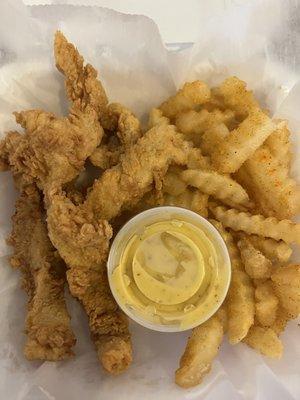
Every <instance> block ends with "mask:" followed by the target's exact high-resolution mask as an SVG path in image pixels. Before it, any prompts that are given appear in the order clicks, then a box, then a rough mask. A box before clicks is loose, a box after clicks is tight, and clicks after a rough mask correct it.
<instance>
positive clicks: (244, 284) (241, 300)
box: [210, 220, 255, 344]
mask: <svg viewBox="0 0 300 400" xmlns="http://www.w3.org/2000/svg"><path fill="white" fill-rule="evenodd" d="M210 222H211V223H212V224H213V225H214V226H215V227H216V228H217V229H218V231H219V232H220V234H221V236H222V237H223V240H224V241H225V243H226V245H227V249H228V252H229V256H230V261H231V267H232V275H231V283H230V287H229V291H228V294H227V298H226V310H227V318H228V331H227V334H228V339H229V342H230V343H231V344H236V343H238V342H240V341H241V340H242V339H243V338H244V337H245V336H246V335H247V333H248V330H249V328H250V327H251V326H252V325H253V323H254V314H255V306H254V288H253V286H252V283H251V280H250V278H249V277H248V275H247V274H246V273H245V272H244V270H243V269H244V266H243V263H242V260H241V256H240V253H239V251H238V249H237V247H236V245H235V243H234V240H233V238H232V236H231V234H230V233H229V232H227V231H226V230H225V229H224V228H223V226H222V224H221V223H220V222H218V221H215V220H210Z"/></svg>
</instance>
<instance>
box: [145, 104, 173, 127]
mask: <svg viewBox="0 0 300 400" xmlns="http://www.w3.org/2000/svg"><path fill="white" fill-rule="evenodd" d="M157 125H170V120H169V118H167V117H164V116H163V112H162V111H161V110H160V109H159V108H152V110H151V111H150V112H149V119H148V129H151V128H153V127H154V126H157Z"/></svg>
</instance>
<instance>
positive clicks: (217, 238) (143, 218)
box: [107, 206, 231, 332]
mask: <svg viewBox="0 0 300 400" xmlns="http://www.w3.org/2000/svg"><path fill="white" fill-rule="evenodd" d="M174 219H175V220H181V221H185V222H188V223H190V224H192V225H194V226H196V227H198V228H201V230H202V231H203V232H204V233H205V235H206V236H208V238H209V239H210V240H211V241H212V242H213V244H214V247H215V250H216V253H217V255H218V260H219V262H220V265H218V268H225V284H224V285H223V291H222V293H220V294H219V299H218V303H217V304H215V305H214V307H213V308H212V309H211V310H210V311H209V312H208V313H207V314H206V315H205V317H203V318H201V319H200V320H198V321H196V322H195V323H194V324H193V325H191V326H188V327H185V328H182V327H180V326H179V325H167V324H160V323H152V322H151V321H149V320H147V319H146V318H144V317H143V316H141V315H140V313H138V312H137V311H136V310H135V309H134V307H133V306H128V305H127V304H124V302H123V301H121V299H120V297H119V296H118V292H117V290H116V288H115V286H114V282H113V279H112V273H113V271H114V269H115V268H116V267H117V266H118V265H119V264H120V259H121V256H122V254H123V252H124V250H125V248H126V246H127V244H128V242H129V240H130V239H131V238H132V237H133V236H134V235H138V234H140V233H142V232H143V230H144V228H145V227H147V226H149V225H151V224H153V223H156V222H162V221H169V220H174ZM107 270H108V281H109V285H110V289H111V291H112V294H113V296H114V298H115V300H116V302H117V303H118V305H119V307H120V308H121V309H122V310H123V311H124V313H125V314H127V315H128V317H130V318H131V319H133V320H134V321H135V322H137V323H139V324H140V325H142V326H144V327H146V328H149V329H152V330H155V331H160V332H180V331H184V330H187V329H192V328H194V327H195V326H198V325H200V324H202V323H203V322H205V321H207V320H208V319H209V318H210V317H211V316H212V315H213V314H215V313H216V311H217V310H218V309H219V307H220V306H221V304H222V303H223V301H224V299H225V297H226V294H227V291H228V288H229V284H230V278H231V264H230V257H229V254H228V250H227V247H226V244H225V242H224V241H223V239H222V237H221V235H220V234H219V232H218V231H217V229H216V228H215V227H214V226H213V225H212V224H211V223H210V222H209V221H207V220H206V219H205V218H203V217H201V216H200V215H198V214H196V213H194V212H193V211H190V210H187V209H184V208H180V207H171V206H164V207H156V208H151V209H149V210H146V211H144V212H141V213H140V214H138V215H136V216H135V217H133V218H132V219H130V220H129V221H128V222H127V223H126V224H125V225H124V226H123V227H122V228H121V229H120V231H119V232H118V234H117V235H116V237H115V239H114V241H113V243H112V245H111V249H110V253H109V257H108V261H107ZM223 274H224V270H223Z"/></svg>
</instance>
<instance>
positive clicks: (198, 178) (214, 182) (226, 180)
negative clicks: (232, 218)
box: [181, 169, 250, 207]
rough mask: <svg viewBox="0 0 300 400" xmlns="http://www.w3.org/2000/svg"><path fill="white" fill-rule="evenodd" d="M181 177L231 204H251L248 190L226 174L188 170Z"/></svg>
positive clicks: (191, 184)
mask: <svg viewBox="0 0 300 400" xmlns="http://www.w3.org/2000/svg"><path fill="white" fill-rule="evenodd" d="M181 178H182V179H183V181H185V182H186V183H187V184H188V185H190V186H194V187H196V188H198V189H200V190H201V191H202V192H203V193H206V194H208V195H212V196H213V197H215V198H216V199H219V200H221V201H223V202H224V203H226V204H228V205H230V206H239V205H242V206H246V207H247V206H249V205H250V201H249V196H248V194H247V192H246V191H245V190H244V189H243V188H242V186H240V185H239V184H238V183H237V182H235V181H234V180H233V179H231V178H230V177H228V176H226V175H221V174H219V173H218V172H215V171H203V170H195V169H194V170H192V169H189V170H186V171H183V172H182V174H181Z"/></svg>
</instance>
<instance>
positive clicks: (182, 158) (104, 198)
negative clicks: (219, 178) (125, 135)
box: [86, 125, 190, 220]
mask: <svg viewBox="0 0 300 400" xmlns="http://www.w3.org/2000/svg"><path fill="white" fill-rule="evenodd" d="M189 150H190V145H189V144H188V142H185V141H184V140H183V138H182V135H180V134H178V133H177V132H176V130H175V128H174V127H173V126H171V125H169V126H155V127H154V128H152V129H150V130H149V131H148V132H147V133H146V134H145V135H144V136H143V137H142V138H141V139H140V140H139V141H138V142H137V143H136V144H135V145H133V146H131V147H129V148H128V150H127V151H126V152H125V153H124V154H123V155H122V157H121V162H120V164H118V165H117V166H115V167H113V168H111V169H109V170H106V171H105V172H104V173H103V175H102V176H101V177H100V179H98V180H97V181H96V182H95V183H94V186H93V188H92V189H91V191H90V192H89V194H88V197H87V201H86V206H87V207H88V208H90V209H92V210H93V212H94V213H95V215H96V216H97V217H98V218H103V219H107V220H111V219H112V218H115V217H116V216H117V215H118V214H119V213H120V212H121V211H122V209H124V208H130V207H129V205H131V204H135V203H137V202H138V201H139V200H140V199H141V198H142V197H143V195H144V194H145V193H146V192H147V191H149V190H150V189H151V185H152V183H153V181H155V179H157V178H159V177H160V176H161V177H162V176H164V175H165V173H166V172H167V169H168V167H169V166H170V165H171V164H173V163H174V164H185V163H186V162H187V157H188V153H189Z"/></svg>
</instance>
